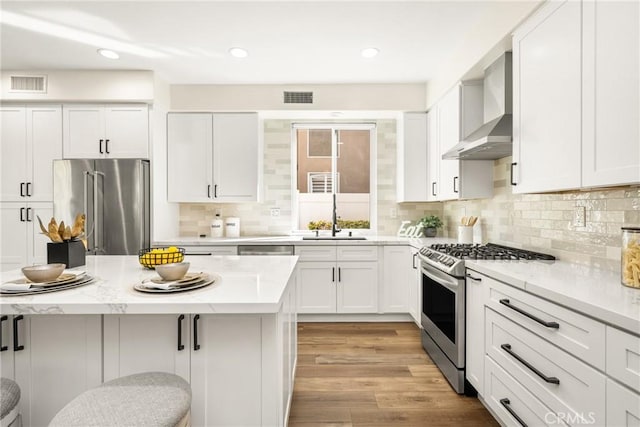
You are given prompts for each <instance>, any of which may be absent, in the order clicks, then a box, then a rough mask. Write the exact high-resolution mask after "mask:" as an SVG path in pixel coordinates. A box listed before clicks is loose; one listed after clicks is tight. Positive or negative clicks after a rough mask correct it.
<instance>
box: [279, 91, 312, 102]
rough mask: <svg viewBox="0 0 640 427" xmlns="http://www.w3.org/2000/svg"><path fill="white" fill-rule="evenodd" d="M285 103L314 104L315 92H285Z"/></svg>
mask: <svg viewBox="0 0 640 427" xmlns="http://www.w3.org/2000/svg"><path fill="white" fill-rule="evenodd" d="M284 103H285V104H313V92H285V93H284Z"/></svg>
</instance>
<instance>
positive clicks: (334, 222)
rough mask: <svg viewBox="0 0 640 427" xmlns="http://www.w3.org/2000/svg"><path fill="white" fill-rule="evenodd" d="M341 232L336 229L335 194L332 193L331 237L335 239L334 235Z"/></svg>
mask: <svg viewBox="0 0 640 427" xmlns="http://www.w3.org/2000/svg"><path fill="white" fill-rule="evenodd" d="M341 231H342V230H341V229H339V228H338V215H337V213H336V194H335V193H333V221H332V223H331V236H332V237H336V233H339V232H341Z"/></svg>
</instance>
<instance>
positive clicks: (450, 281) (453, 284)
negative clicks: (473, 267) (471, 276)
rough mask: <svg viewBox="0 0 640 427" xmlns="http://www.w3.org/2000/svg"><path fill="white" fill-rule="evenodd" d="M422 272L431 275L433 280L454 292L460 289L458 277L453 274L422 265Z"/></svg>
mask: <svg viewBox="0 0 640 427" xmlns="http://www.w3.org/2000/svg"><path fill="white" fill-rule="evenodd" d="M421 270H422V274H424V275H425V276H427V277H429V278H430V279H431V280H435V281H436V282H438V283H439V284H441V285H442V286H444V287H445V288H447V289H449V290H450V291H452V292H457V291H458V289H459V285H458V279H456V278H455V277H453V276H449V275H448V274H446V273H441V272H440V271H438V270H427V269H426V268H425V267H424V266H423V267H422V269H421Z"/></svg>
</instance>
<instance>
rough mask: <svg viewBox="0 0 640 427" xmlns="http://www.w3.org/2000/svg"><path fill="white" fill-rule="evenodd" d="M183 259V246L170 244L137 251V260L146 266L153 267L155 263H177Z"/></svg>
mask: <svg viewBox="0 0 640 427" xmlns="http://www.w3.org/2000/svg"><path fill="white" fill-rule="evenodd" d="M183 260H184V248H178V247H176V246H170V247H168V248H147V249H141V250H140V251H139V252H138V262H140V264H141V265H143V266H144V267H146V268H149V269H152V270H153V269H154V268H155V267H156V266H157V265H162V264H173V263H179V262H182V261H183Z"/></svg>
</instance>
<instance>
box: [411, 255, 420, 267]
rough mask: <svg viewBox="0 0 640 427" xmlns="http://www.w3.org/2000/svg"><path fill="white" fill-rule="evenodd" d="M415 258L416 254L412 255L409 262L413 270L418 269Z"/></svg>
mask: <svg viewBox="0 0 640 427" xmlns="http://www.w3.org/2000/svg"><path fill="white" fill-rule="evenodd" d="M416 258H418V253H417V252H416V253H415V254H413V260H411V266H412V267H413V269H414V270H417V269H418V266H417V265H416Z"/></svg>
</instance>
